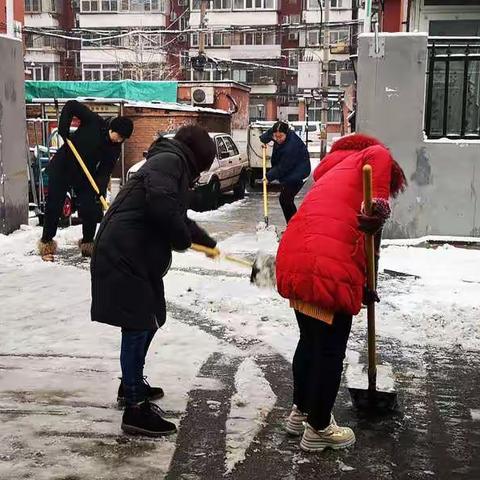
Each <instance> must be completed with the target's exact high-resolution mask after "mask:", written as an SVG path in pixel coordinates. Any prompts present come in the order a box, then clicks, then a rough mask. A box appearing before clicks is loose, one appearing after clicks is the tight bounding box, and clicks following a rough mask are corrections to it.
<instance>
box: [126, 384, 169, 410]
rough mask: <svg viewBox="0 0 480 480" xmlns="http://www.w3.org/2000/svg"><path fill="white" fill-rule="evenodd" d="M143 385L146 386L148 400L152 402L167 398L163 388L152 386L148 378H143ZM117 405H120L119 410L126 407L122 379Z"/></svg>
mask: <svg viewBox="0 0 480 480" xmlns="http://www.w3.org/2000/svg"><path fill="white" fill-rule="evenodd" d="M143 384H144V385H145V389H146V394H147V399H148V400H151V401H153V400H160V399H161V398H163V397H164V396H165V392H164V391H163V388H161V387H152V386H150V384H149V383H148V382H147V377H143ZM117 405H118V408H124V407H125V392H124V391H123V382H122V379H121V378H120V385H119V387H118V394H117Z"/></svg>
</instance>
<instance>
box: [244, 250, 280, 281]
mask: <svg viewBox="0 0 480 480" xmlns="http://www.w3.org/2000/svg"><path fill="white" fill-rule="evenodd" d="M250 283H253V284H255V285H256V286H257V287H260V288H276V286H277V278H276V275H275V256H274V255H269V254H266V253H259V254H258V255H257V257H256V258H255V261H254V262H253V266H252V273H251V275H250Z"/></svg>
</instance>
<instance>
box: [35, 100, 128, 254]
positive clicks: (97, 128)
mask: <svg viewBox="0 0 480 480" xmlns="http://www.w3.org/2000/svg"><path fill="white" fill-rule="evenodd" d="M73 117H76V118H78V120H80V125H79V127H78V128H77V130H76V131H75V132H74V133H72V134H70V125H71V123H72V119H73ZM132 132H133V122H132V121H131V120H130V119H129V118H127V117H115V118H109V119H104V118H102V117H101V116H100V115H98V114H97V113H95V112H92V111H91V110H90V109H89V108H88V107H87V106H85V105H82V104H81V103H80V102H77V101H76V100H70V101H68V102H67V103H66V104H65V106H64V107H63V109H62V114H61V116H60V120H59V125H58V134H59V135H60V136H61V137H62V138H63V139H64V140H66V139H68V138H69V139H70V140H71V141H72V143H73V144H74V145H75V147H76V148H77V150H78V152H79V153H80V156H81V157H82V160H83V161H84V162H85V165H86V166H87V168H88V171H89V172H90V173H91V175H92V176H93V178H94V180H95V182H96V183H97V185H98V188H99V189H100V193H101V194H102V195H103V196H105V192H106V190H107V186H108V182H109V181H110V175H111V174H112V171H113V169H114V167H115V164H116V163H117V160H118V158H119V156H120V153H121V151H122V143H123V142H124V141H125V140H126V139H127V138H130V136H131V134H132ZM47 171H48V195H47V204H46V211H45V218H44V224H43V234H42V238H41V240H40V242H39V244H38V249H39V253H40V255H41V256H42V258H48V256H49V255H54V254H55V253H56V250H57V244H56V242H55V240H54V237H55V235H56V233H57V227H58V222H59V218H60V215H61V213H62V208H63V204H64V202H65V196H66V194H67V192H68V191H69V190H70V189H71V188H73V189H74V190H75V194H76V195H77V199H78V203H79V207H78V209H79V213H80V217H81V219H82V233H83V236H82V239H81V240H80V242H79V247H80V251H81V253H82V255H83V256H86V257H90V256H91V254H92V249H93V239H94V236H95V230H96V229H97V223H98V222H99V221H100V220H101V218H102V209H101V207H100V205H99V203H98V202H97V199H96V195H95V192H94V191H93V188H92V186H91V185H90V183H89V182H88V180H87V177H86V176H85V173H84V172H83V171H82V169H81V167H80V165H79V164H78V162H77V160H76V159H75V157H74V156H73V153H72V152H71V150H70V148H69V147H68V145H66V144H64V145H62V147H61V148H60V149H59V150H58V152H57V153H56V154H55V155H54V156H53V158H52V160H51V161H50V163H49V164H48V168H47Z"/></svg>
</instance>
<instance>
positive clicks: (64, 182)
mask: <svg viewBox="0 0 480 480" xmlns="http://www.w3.org/2000/svg"><path fill="white" fill-rule="evenodd" d="M70 188H72V185H71V182H70V181H69V180H68V179H67V178H66V175H65V174H63V172H57V171H56V169H54V168H52V169H50V170H49V172H48V194H47V202H46V206H45V217H44V223H43V235H42V241H43V242H48V241H50V240H52V239H53V238H54V237H55V235H56V233H57V228H58V223H59V220H60V217H61V215H62V209H63V205H64V203H65V197H66V195H67V192H68V191H69V190H70ZM73 188H74V189H75V194H76V197H77V198H76V199H77V202H78V211H79V215H80V217H81V219H82V233H83V239H82V241H83V242H84V243H89V242H93V239H94V237H95V231H96V228H97V222H99V221H100V220H101V216H102V213H101V208H100V206H99V204H98V203H97V200H96V198H95V193H94V192H93V190H92V188H91V187H90V186H89V185H82V186H80V187H75V186H73Z"/></svg>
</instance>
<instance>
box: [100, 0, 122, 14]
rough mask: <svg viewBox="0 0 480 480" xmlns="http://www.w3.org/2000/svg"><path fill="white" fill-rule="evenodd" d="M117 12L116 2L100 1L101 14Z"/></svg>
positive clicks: (110, 0) (115, 0) (114, 0)
mask: <svg viewBox="0 0 480 480" xmlns="http://www.w3.org/2000/svg"><path fill="white" fill-rule="evenodd" d="M117 10H118V3H117V0H102V12H116V11H117Z"/></svg>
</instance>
